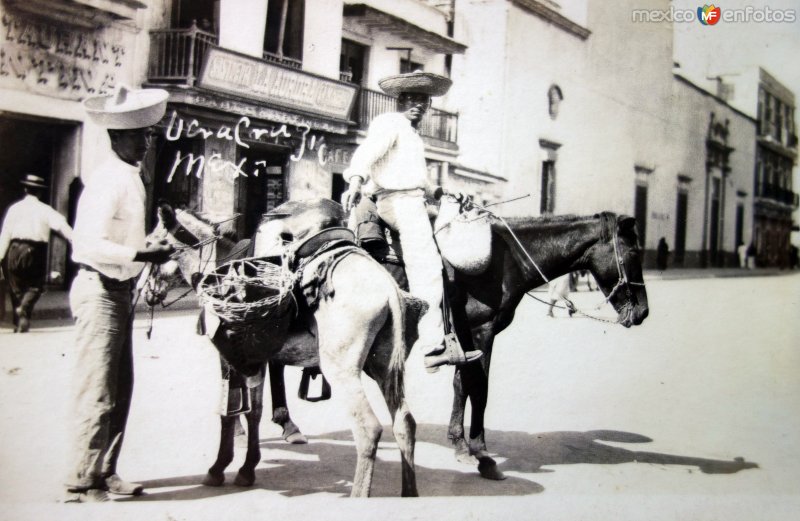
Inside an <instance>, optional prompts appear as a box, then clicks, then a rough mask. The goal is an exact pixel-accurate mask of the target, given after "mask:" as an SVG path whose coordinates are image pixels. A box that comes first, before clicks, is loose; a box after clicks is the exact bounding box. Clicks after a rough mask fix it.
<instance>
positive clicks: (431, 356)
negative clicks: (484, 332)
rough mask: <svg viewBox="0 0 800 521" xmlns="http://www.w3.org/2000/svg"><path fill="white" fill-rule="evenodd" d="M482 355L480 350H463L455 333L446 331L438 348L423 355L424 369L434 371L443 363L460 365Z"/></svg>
mask: <svg viewBox="0 0 800 521" xmlns="http://www.w3.org/2000/svg"><path fill="white" fill-rule="evenodd" d="M482 356H483V352H482V351H478V350H475V351H466V352H465V351H464V350H463V349H461V344H460V343H459V342H458V338H456V335H455V333H448V334H447V335H445V337H444V342H442V344H441V345H440V346H439V348H438V349H436V350H434V351H431V352H429V353H427V354H426V355H425V369H426V370H427V371H428V372H429V373H435V372H437V371H438V370H439V367H440V366H443V365H461V364H466V363H469V362H474V361H475V360H477V359H479V358H480V357H482Z"/></svg>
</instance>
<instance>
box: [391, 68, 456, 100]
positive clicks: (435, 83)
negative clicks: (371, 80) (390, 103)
mask: <svg viewBox="0 0 800 521" xmlns="http://www.w3.org/2000/svg"><path fill="white" fill-rule="evenodd" d="M452 84H453V81H452V80H451V79H450V78H446V77H444V76H440V75H438V74H433V73H432V72H422V71H414V72H408V73H406V74H397V75H395V76H389V77H388V78H383V79H382V80H380V81H379V82H378V86H379V87H380V88H381V89H383V91H384V92H385V93H386V94H389V95H390V96H399V95H400V93H401V92H418V93H421V94H427V95H428V96H444V95H445V94H447V91H448V90H450V86H451V85H452Z"/></svg>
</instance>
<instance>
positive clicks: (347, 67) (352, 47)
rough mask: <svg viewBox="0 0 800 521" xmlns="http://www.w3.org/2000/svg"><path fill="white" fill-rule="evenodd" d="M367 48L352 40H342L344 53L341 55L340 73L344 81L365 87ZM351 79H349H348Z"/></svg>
mask: <svg viewBox="0 0 800 521" xmlns="http://www.w3.org/2000/svg"><path fill="white" fill-rule="evenodd" d="M366 58H367V47H366V46H364V45H361V44H358V43H356V42H352V41H350V40H342V52H341V54H340V55H339V71H340V73H341V76H342V80H344V81H349V82H351V83H355V84H356V85H363V84H364V80H365V79H366V78H365V76H366V75H365V74H364V73H365V72H366V71H365V67H366V63H367V59H366ZM348 78H349V79H348Z"/></svg>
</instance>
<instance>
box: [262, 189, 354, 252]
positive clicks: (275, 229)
mask: <svg viewBox="0 0 800 521" xmlns="http://www.w3.org/2000/svg"><path fill="white" fill-rule="evenodd" d="M344 218H345V214H344V209H343V208H342V205H340V204H339V203H337V202H335V201H332V200H330V199H308V200H302V201H289V202H286V203H283V204H282V205H280V206H278V207H276V208H275V209H274V210H272V211H270V212H268V213H267V214H265V215H264V219H263V220H262V221H261V225H260V226H259V227H258V232H257V234H256V239H255V241H256V242H255V255H256V256H257V257H269V256H274V255H281V254H283V253H284V249H285V245H286V244H288V243H295V244H299V243H301V242H303V240H305V239H307V238H309V237H311V236H312V235H314V234H316V233H318V232H320V231H322V230H325V229H328V228H333V227H340V226H344Z"/></svg>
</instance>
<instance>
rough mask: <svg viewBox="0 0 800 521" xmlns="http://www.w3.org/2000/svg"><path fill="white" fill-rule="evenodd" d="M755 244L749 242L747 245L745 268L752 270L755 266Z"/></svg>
mask: <svg viewBox="0 0 800 521" xmlns="http://www.w3.org/2000/svg"><path fill="white" fill-rule="evenodd" d="M756 253H757V252H756V245H755V243H753V242H751V243H750V246H748V247H747V262H746V264H747V269H749V270H752V269H753V268H755V266H756Z"/></svg>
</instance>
